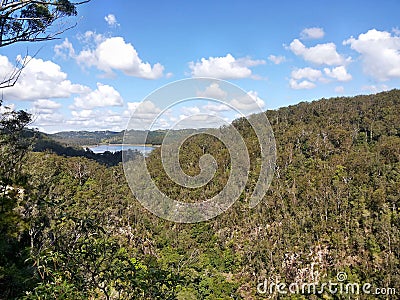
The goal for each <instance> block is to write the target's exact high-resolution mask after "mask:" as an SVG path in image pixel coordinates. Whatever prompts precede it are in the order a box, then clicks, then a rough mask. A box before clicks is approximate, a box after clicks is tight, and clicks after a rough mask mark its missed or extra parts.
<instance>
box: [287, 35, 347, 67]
mask: <svg viewBox="0 0 400 300" xmlns="http://www.w3.org/2000/svg"><path fill="white" fill-rule="evenodd" d="M289 49H290V50H291V51H292V52H293V53H294V54H295V55H297V56H301V57H303V58H304V60H306V61H309V62H312V63H314V64H317V65H328V66H334V65H343V64H344V63H346V62H348V61H350V60H351V58H348V59H345V58H344V57H343V56H342V55H340V54H339V53H337V51H336V45H335V44H334V43H326V44H318V45H316V46H314V47H310V48H307V47H306V46H305V45H304V44H303V43H302V42H301V41H300V40H298V39H294V40H293V41H292V42H291V43H290V45H289Z"/></svg>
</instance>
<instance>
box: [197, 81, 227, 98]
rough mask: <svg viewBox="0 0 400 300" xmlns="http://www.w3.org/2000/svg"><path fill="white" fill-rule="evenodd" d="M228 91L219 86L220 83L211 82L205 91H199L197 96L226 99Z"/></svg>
mask: <svg viewBox="0 0 400 300" xmlns="http://www.w3.org/2000/svg"><path fill="white" fill-rule="evenodd" d="M226 95H227V93H226V91H224V90H222V89H221V88H220V87H219V84H218V83H211V84H210V85H209V86H208V87H206V89H205V90H204V91H199V92H197V96H199V97H204V98H211V99H217V100H218V99H225V97H226Z"/></svg>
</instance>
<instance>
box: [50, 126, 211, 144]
mask: <svg viewBox="0 0 400 300" xmlns="http://www.w3.org/2000/svg"><path fill="white" fill-rule="evenodd" d="M204 130H205V129H203V128H200V129H180V130H172V138H173V137H174V136H176V137H178V136H180V135H181V134H188V133H189V134H191V133H199V132H203V131H204ZM168 131H169V130H154V131H147V130H132V131H130V132H132V133H133V134H132V135H131V136H134V137H135V139H137V140H136V141H135V140H131V142H132V143H138V144H141V143H142V141H143V140H144V139H146V144H151V145H161V144H162V141H163V139H164V136H165V135H166V134H167V132H168ZM146 135H147V137H146ZM48 136H49V137H51V138H52V139H54V140H55V141H58V142H61V143H63V144H66V145H75V146H78V145H79V146H89V145H98V144H122V143H123V138H124V131H120V132H117V131H108V130H106V131H62V132H57V133H54V134H49V135H48Z"/></svg>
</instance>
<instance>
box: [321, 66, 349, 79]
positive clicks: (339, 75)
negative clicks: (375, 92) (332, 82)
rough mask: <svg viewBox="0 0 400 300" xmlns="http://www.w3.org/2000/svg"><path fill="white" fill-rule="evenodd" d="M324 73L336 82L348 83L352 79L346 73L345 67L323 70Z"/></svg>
mask: <svg viewBox="0 0 400 300" xmlns="http://www.w3.org/2000/svg"><path fill="white" fill-rule="evenodd" d="M324 72H325V74H326V75H327V76H329V77H331V78H334V79H336V80H338V81H349V80H351V79H352V76H351V75H350V74H349V73H347V70H346V67H345V66H339V67H336V68H332V69H329V68H324Z"/></svg>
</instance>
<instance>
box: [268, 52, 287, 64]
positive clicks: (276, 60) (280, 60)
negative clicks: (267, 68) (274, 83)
mask: <svg viewBox="0 0 400 300" xmlns="http://www.w3.org/2000/svg"><path fill="white" fill-rule="evenodd" d="M268 60H270V61H272V62H273V63H274V64H276V65H279V64H281V63H283V62H285V61H286V57H284V56H282V55H279V56H276V55H272V54H271V55H270V56H268Z"/></svg>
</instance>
